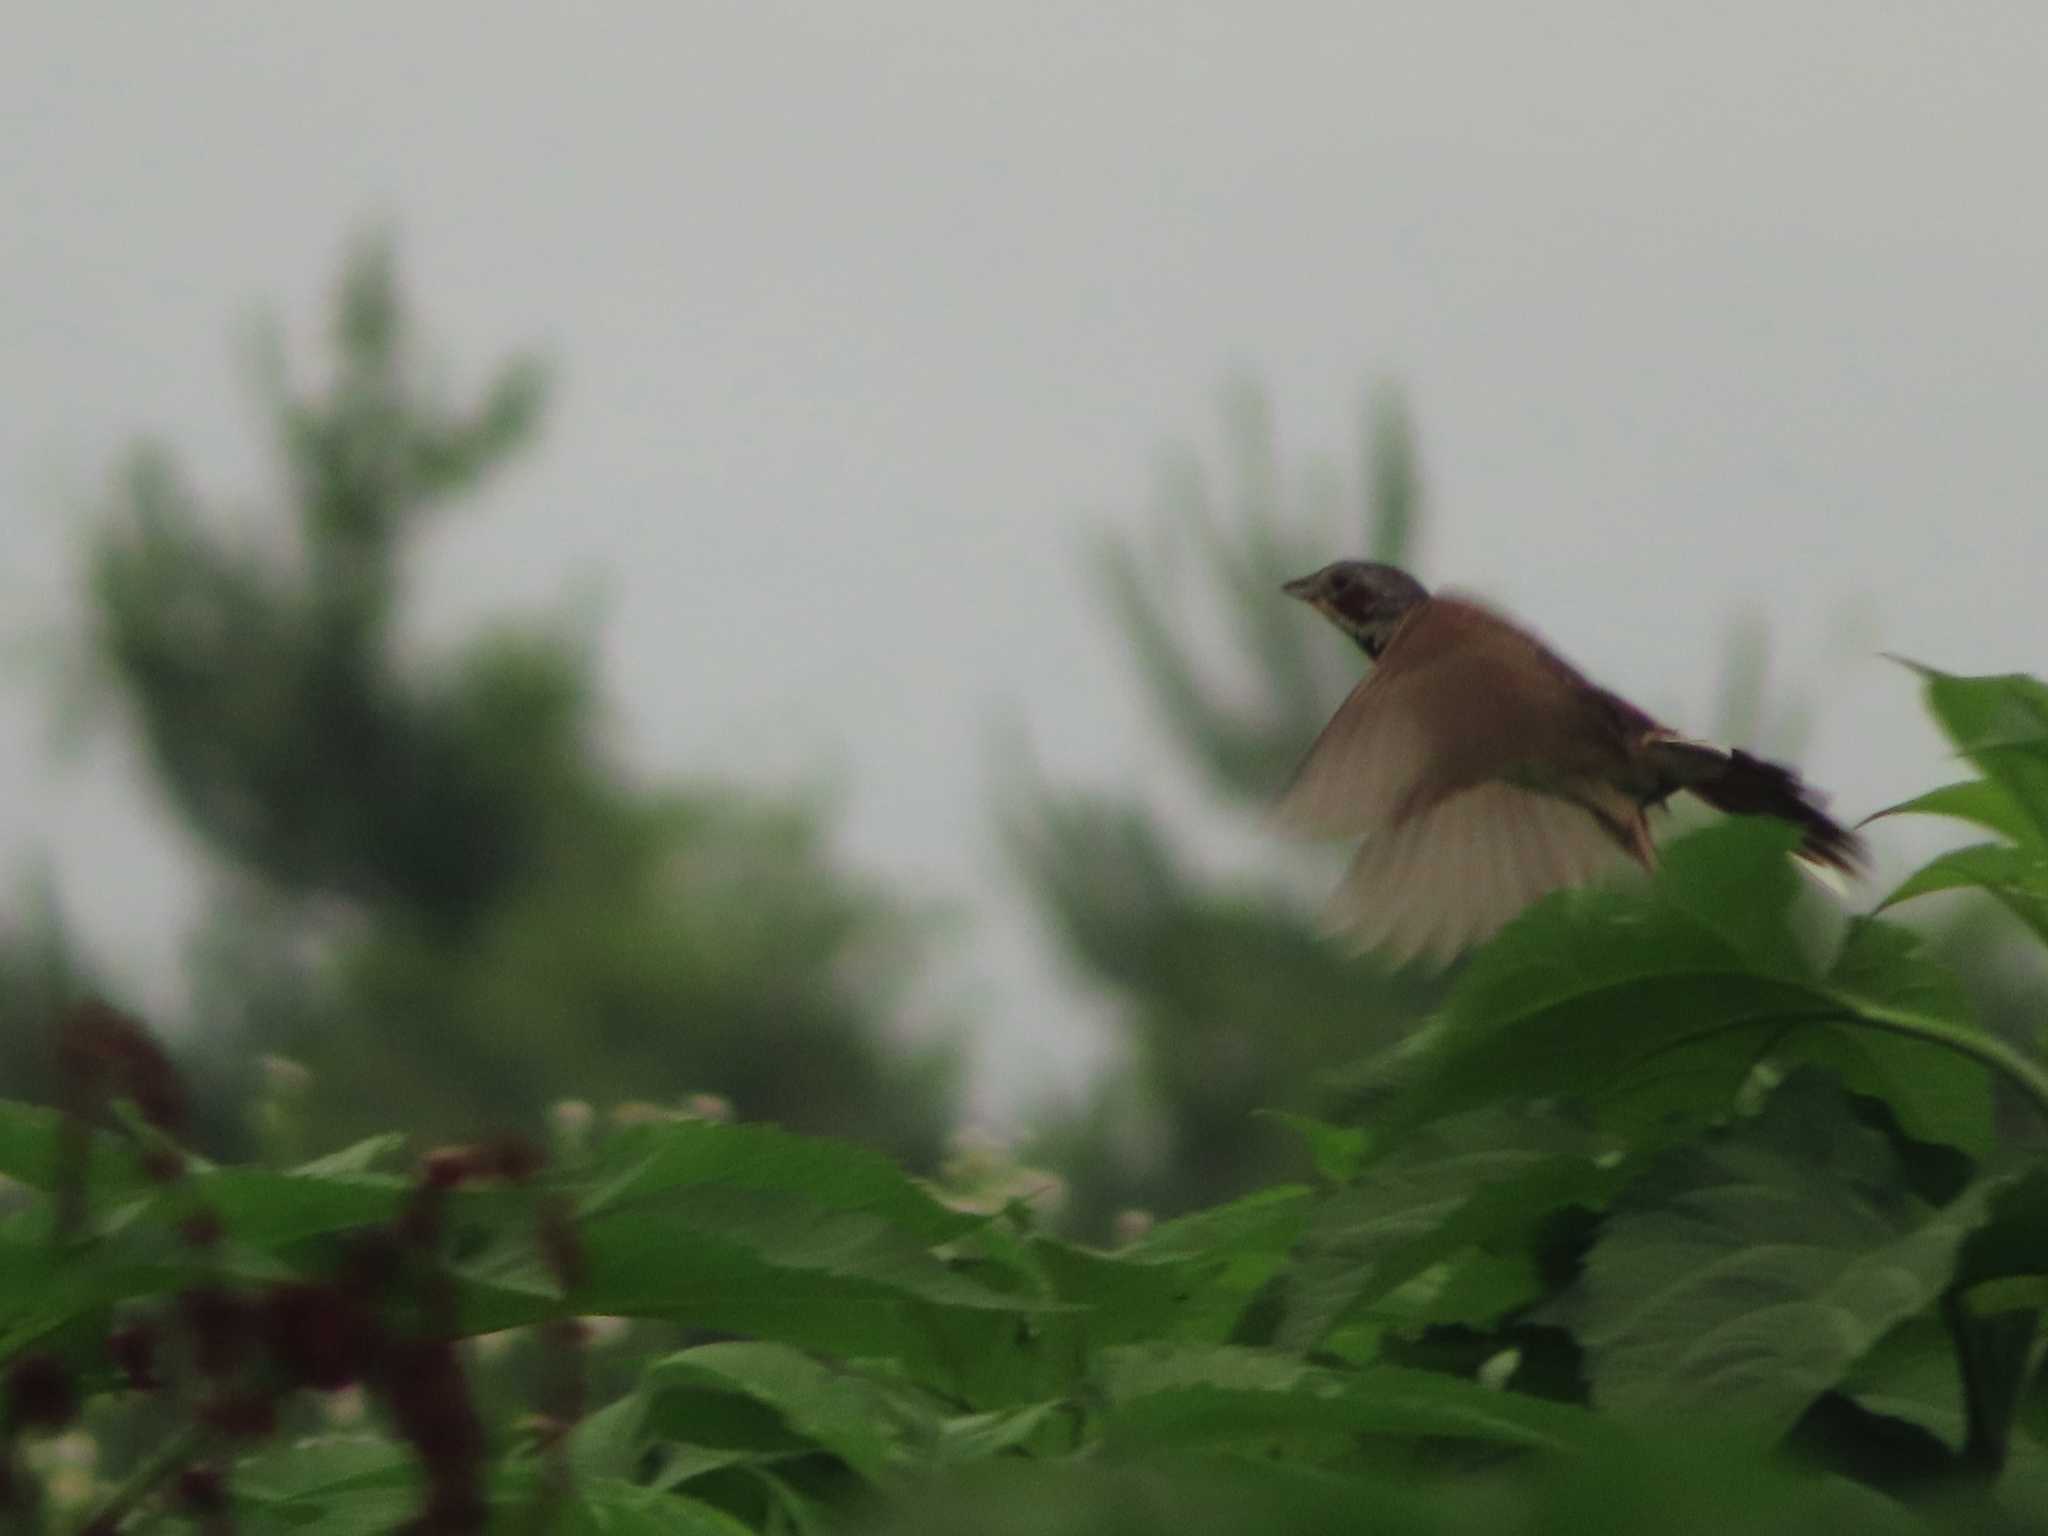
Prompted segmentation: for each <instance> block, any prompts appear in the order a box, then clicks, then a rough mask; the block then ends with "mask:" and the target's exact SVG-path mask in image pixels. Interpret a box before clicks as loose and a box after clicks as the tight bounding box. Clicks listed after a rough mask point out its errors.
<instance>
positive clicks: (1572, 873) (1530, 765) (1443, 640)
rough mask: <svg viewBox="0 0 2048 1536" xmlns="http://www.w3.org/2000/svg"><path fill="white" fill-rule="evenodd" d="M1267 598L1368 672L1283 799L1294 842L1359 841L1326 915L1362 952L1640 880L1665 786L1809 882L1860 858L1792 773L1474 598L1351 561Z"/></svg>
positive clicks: (1406, 946)
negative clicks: (1773, 848)
mask: <svg viewBox="0 0 2048 1536" xmlns="http://www.w3.org/2000/svg"><path fill="white" fill-rule="evenodd" d="M1281 590H1283V591H1284V592H1286V593H1287V594H1288V595H1289V596H1290V597H1298V598H1300V599H1301V600H1302V601H1303V602H1305V603H1307V604H1308V605H1309V606H1310V607H1312V608H1314V609H1315V610H1316V611H1317V612H1319V613H1321V614H1323V615H1324V616H1325V617H1326V618H1328V619H1329V620H1330V622H1331V623H1333V624H1335V625H1336V626H1337V627H1338V628H1339V629H1341V630H1342V631H1343V632H1344V633H1345V634H1347V635H1349V636H1350V637H1351V638H1352V639H1353V640H1354V641H1356V642H1357V644H1358V645H1359V647H1360V648H1361V649H1362V650H1364V652H1365V653H1366V655H1368V656H1370V657H1372V658H1373V660H1374V662H1375V663H1376V665H1375V666H1374V667H1373V669H1372V670H1371V672H1369V673H1368V674H1367V675H1366V677H1365V678H1364V680H1363V681H1361V682H1360V683H1359V684H1358V686H1357V687H1356V688H1354V689H1352V690H1351V695H1350V697H1349V698H1347V699H1345V701H1344V703H1343V704H1342V705H1341V706H1340V707H1339V708H1338V710H1337V713H1336V715H1335V716H1333V717H1332V718H1331V720H1330V723H1329V724H1328V725H1327V726H1325V727H1324V728H1323V733H1322V735H1320V736H1318V737H1317V738H1316V742H1315V745H1314V746H1312V747H1311V748H1309V751H1308V756H1307V757H1306V758H1305V759H1303V761H1302V764H1301V767H1300V769H1299V770H1298V771H1297V773H1296V774H1295V778H1294V782H1293V784H1292V786H1291V787H1290V788H1289V789H1288V790H1287V792H1286V793H1285V794H1284V795H1283V796H1282V798H1281V801H1280V806H1279V813H1280V817H1281V820H1282V822H1283V824H1285V825H1288V826H1291V827H1293V828H1295V829H1297V830H1300V831H1304V832H1309V833H1314V834H1317V835H1321V836H1326V837H1362V838H1363V839H1364V842H1363V843H1362V844H1361V845H1360V846H1359V849H1358V853H1357V856H1356V857H1354V858H1353V859H1352V861H1351V868H1350V870H1349V871H1348V872H1347V873H1346V875H1345V877H1344V882H1343V884H1342V885H1341V886H1340V887H1339V889H1338V892H1337V897H1336V900H1335V903H1334V910H1333V913H1332V917H1333V919H1334V920H1335V921H1336V922H1338V923H1339V924H1341V925H1342V926H1343V927H1344V928H1346V929H1348V930H1349V931H1350V932H1351V934H1352V935H1353V936H1354V937H1355V938H1356V939H1357V941H1358V942H1359V944H1360V947H1361V948H1364V949H1377V950H1381V951H1382V952H1384V953H1385V954H1386V955H1387V956H1388V957H1389V958H1390V959H1393V960H1395V961H1397V962H1400V961H1406V960H1410V959H1413V958H1415V957H1417V956H1427V957H1429V958H1431V959H1433V960H1435V961H1437V962H1438V963H1442V962H1444V961H1447V960H1449V959H1450V958H1451V957H1452V956H1454V955H1456V954H1457V953H1458V952H1459V951H1460V950H1462V949H1464V948H1465V947H1467V946H1468V945H1471V944H1475V943H1477V942H1479V941H1480V940H1481V939H1484V938H1487V937H1488V936H1490V935H1491V934H1492V933H1493V932H1494V931H1495V930H1496V929H1498V928H1499V927H1500V926H1501V925H1502V924H1504V923H1506V922H1507V921H1508V920H1509V919H1510V918H1512V917H1514V916H1515V915H1516V914H1517V913H1519V912H1520V911H1521V910H1522V909H1523V908H1524V907H1526V906H1528V905H1529V903H1531V902H1533V901H1534V900H1536V898H1537V897H1539V896H1542V895H1544V894H1545V893H1546V892H1549V891H1552V890H1556V889H1558V888H1559V887H1561V886H1568V885H1580V884H1583V883H1585V882H1587V881H1589V880H1592V879H1595V878H1597V877H1598V876H1599V875H1601V874H1602V873H1604V872H1606V871H1607V870H1609V869H1611V868H1613V867H1615V866H1617V865H1619V864H1621V863H1622V861H1623V860H1625V859H1633V860H1634V861H1635V862H1636V863H1638V864H1640V865H1642V866H1643V867H1644V868H1646V869H1647V868H1651V867H1654V865H1655V863H1656V847H1655V845H1654V844H1653V843H1652V842H1651V840H1650V829H1649V825H1648V823H1647V821H1646V820H1645V817H1644V812H1645V811H1647V810H1648V809H1649V808H1651V807H1652V806H1657V805H1661V804H1663V803H1664V802H1665V801H1666V800H1668V799H1669V798H1670V797H1671V796H1672V795H1674V794H1676V793H1677V792H1679V791H1680V790H1688V791H1690V792H1691V793H1692V794H1694V795H1696V796H1698V797H1699V798H1700V799H1701V800H1704V801H1705V802H1706V803H1707V804H1708V805H1711V806H1713V807H1715V808H1716V809H1718V810H1721V811H1726V812H1729V813H1730V814H1734V815H1760V816H1772V817H1776V818H1777V819H1779V820H1780V821H1786V822H1790V823H1791V824H1792V825H1793V826H1796V827H1797V828H1799V830H1800V833H1801V842H1800V846H1799V848H1798V850H1797V854H1798V857H1800V858H1801V859H1803V860H1805V861H1807V862H1808V863H1809V864H1811V865H1812V866H1814V867H1815V868H1816V869H1818V870H1836V871H1841V872H1843V873H1854V871H1855V869H1856V867H1857V865H1858V863H1859V862H1860V860H1861V857H1862V850H1861V847H1860V845H1859V844H1858V842H1857V840H1856V838H1855V837H1854V836H1853V835H1852V834H1851V833H1850V832H1848V831H1847V830H1846V829H1845V828H1843V827H1842V826H1840V825H1839V824H1838V823H1836V822H1835V821H1833V820H1832V819H1831V818H1830V817H1829V816H1828V815H1827V814H1826V812H1824V811H1823V810H1822V809H1821V808H1820V805H1819V803H1818V800H1817V798H1816V796H1815V795H1814V794H1813V792H1812V791H1811V790H1809V789H1808V788H1807V787H1806V786H1805V785H1804V784H1803V783H1801V782H1800V779H1799V776H1798V774H1796V773H1794V772H1793V771H1792V770H1791V769H1789V768H1785V767H1781V766H1780V765H1779V764H1776V763H1769V762H1765V761H1763V760H1762V759H1761V758H1756V757H1752V756H1750V754H1749V753H1747V752H1742V751H1738V750H1735V749H1733V748H1729V747H1719V746H1714V745H1712V744H1711V743H1708V742H1704V741H1695V740H1693V739H1691V738H1690V737H1686V736H1681V735H1679V734H1678V733H1677V732H1675V731H1671V730H1667V729H1666V728H1665V727H1664V726H1662V725H1660V724H1659V723H1658V722H1657V721H1655V720H1653V719H1652V718H1651V717H1650V716H1648V715H1646V714H1644V713H1643V712H1642V711H1641V710H1640V709H1637V708H1636V707H1635V706H1634V705H1633V704H1630V703H1629V702H1628V701H1627V700H1625V699H1621V698H1618V697H1616V696H1615V695H1614V694H1612V693H1609V692H1608V691H1607V690H1606V689H1604V688H1601V687H1599V686H1597V685H1596V684H1594V683H1592V682H1590V681H1589V680H1588V679H1587V678H1586V677H1585V676H1584V675H1583V674H1582V673H1580V672H1579V671H1578V670H1577V669H1576V668H1575V667H1573V666H1572V665H1571V664H1570V663H1568V662H1567V661H1565V660H1564V659H1563V658H1562V657H1560V656H1559V655H1557V654H1556V652H1554V651H1552V650H1551V649H1550V648H1549V647H1548V646H1546V645H1544V644H1543V642H1542V641H1540V640H1538V639H1537V638H1536V637H1535V636H1534V635H1532V634H1530V633H1529V632H1528V631H1527V630H1525V629H1523V628H1521V627H1520V626H1519V625H1517V624H1515V623H1513V622H1512V621H1510V620H1509V619H1506V618H1504V617H1502V616H1501V615H1499V614H1497V613H1495V612H1494V611H1493V610H1492V609H1490V608H1487V607H1485V606H1484V605H1482V604H1480V603H1477V602H1474V601H1472V600H1471V599H1469V598H1463V597H1452V596H1443V597H1432V596H1430V594H1429V591H1428V589H1427V588H1425V587H1424V586H1423V585H1422V583H1421V582H1419V581H1417V580H1416V579H1415V578H1414V577H1412V576H1410V575H1409V574H1408V573H1407V572H1405V571H1402V570H1398V569H1396V568H1395V567H1393V566H1391V565H1381V564H1377V563H1375V562H1372V561H1364V560H1340V561H1338V562H1337V563H1336V564H1334V565H1327V566H1324V567H1323V569H1321V570H1320V571H1317V572H1316V573H1315V574H1314V575H1312V576H1304V577H1302V578H1300V579H1299V580H1297V581H1290V582H1288V583H1287V585H1286V586H1285V587H1284V588H1282V589H1281Z"/></svg>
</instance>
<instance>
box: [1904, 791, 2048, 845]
mask: <svg viewBox="0 0 2048 1536" xmlns="http://www.w3.org/2000/svg"><path fill="white" fill-rule="evenodd" d="M1888 816H1946V817H1948V818H1949V819H1950V820H1952V821H1963V822H1968V823H1969V824H1970V825H1972V826H1976V827H1982V828H1983V829H1984V830H1985V831H1987V832H1996V833H1997V834H1998V835H1999V836H2001V837H2004V838H2007V839H2010V840H2011V841H2013V842H2015V843H2022V842H2027V841H2029V840H2031V839H2033V838H2034V837H2035V836H2036V832H2035V827H2034V823H2033V820H2032V819H2031V818H2030V817H2029V816H2028V815H2027V813H2026V812H2025V811H2024V810H2022V809H2021V808H2020V803H2019V802H2018V801H2017V800H2015V799H2013V797H2012V793H2011V791H2009V790H2007V789H2006V787H2005V786H2004V785H2003V784H2000V783H1997V782H1996V781H1995V780H1992V779H1964V780H1962V781H1961V782H1960V783H1956V784H1944V785H1943V786H1942V787H1941V788H1939V789H1930V790H1929V791H1927V793H1926V794H1924V795H1915V796H1914V797H1913V798H1912V799H1910V800H1901V801H1900V802H1899V803H1898V804H1897V805H1888V806H1886V807H1885V808H1884V809H1883V810H1881V811H1876V812H1873V813H1872V814H1871V815H1869V816H1866V817H1865V818H1864V822H1865V824H1866V825H1867V824H1868V823H1870V822H1873V821H1882V820H1884V819H1885V818H1886V817H1888Z"/></svg>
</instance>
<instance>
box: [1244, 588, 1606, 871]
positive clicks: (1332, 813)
mask: <svg viewBox="0 0 2048 1536" xmlns="http://www.w3.org/2000/svg"><path fill="white" fill-rule="evenodd" d="M1598 697H1599V694H1598V690H1596V689H1594V688H1592V687H1591V686H1590V685H1589V684H1588V683H1587V682H1586V681H1585V679H1584V678H1582V677H1581V676H1580V675H1579V674H1578V673H1577V672H1575V671H1573V670H1572V668H1571V667H1570V666H1569V665H1567V664H1566V663H1565V662H1564V661H1562V660H1560V659H1559V658H1558V657H1557V656H1556V655H1555V654H1554V653H1553V652H1551V651H1550V650H1548V649H1547V648H1546V647H1544V646H1543V644H1542V643H1541V642H1540V641H1538V640H1536V639H1535V638H1534V637H1533V636H1531V635H1529V634H1527V633H1525V632H1524V631H1522V630H1521V629H1518V628H1517V627H1515V626H1514V625H1513V624H1510V623H1508V622H1507V621H1506V620H1504V619H1501V618H1499V617H1497V616H1496V615H1494V614H1493V613H1491V612H1490V611H1488V610H1487V609H1485V608H1483V607H1481V606H1480V605H1478V604H1476V603H1470V602H1466V601H1463V600H1461V599H1457V598H1441V597H1440V598H1434V599H1431V600H1430V601H1429V602H1427V603H1425V604H1424V605H1423V606H1422V607H1420V608H1418V609H1417V610H1416V611H1415V612H1414V613H1413V614H1412V615H1410V617H1409V619H1408V620H1407V622H1405V623H1404V624H1403V625H1402V626H1401V628H1400V629H1399V630H1398V631H1397V632H1396V634H1395V636H1394V639H1393V642H1392V643H1391V644H1390V645H1389V646H1388V647H1387V651H1386V654H1385V655H1384V656H1383V657H1382V658H1381V660H1380V662H1379V664H1378V665H1377V666H1376V667H1374V669H1373V670H1372V672H1371V673H1369V674H1368V675H1367V676H1366V677H1365V679H1364V680H1363V681H1361V682H1360V683H1359V684H1358V686H1357V687H1356V688H1354V689H1352V690H1351V694H1350V696H1349V697H1348V698H1346V699H1345V700H1344V702H1343V704H1342V705H1340V706H1339V707H1338V709H1337V713H1336V714H1335V715H1333V716H1332V717H1331V719H1330V723H1329V724H1328V725H1326V726H1325V727H1323V732H1322V734H1321V735H1320V736H1318V737H1317V738H1316V741H1315V745H1314V746H1312V747H1310V748H1309V750H1308V754H1307V756H1305V757H1304V758H1303V759H1302V763H1301V767H1300V768H1299V769H1298V770H1296V773H1295V777H1294V782H1293V783H1292V784H1291V785H1290V786H1289V788H1288V789H1287V791H1286V792H1285V793H1284V794H1283V795H1282V796H1281V798H1280V802H1279V804H1278V806H1277V808H1276V815H1277V816H1278V819H1279V821H1280V822H1281V824H1282V825H1283V826H1286V827H1289V828H1291V829H1293V830H1295V831H1299V832H1304V833H1309V834H1313V835H1317V836H1322V837H1359V836H1370V835H1372V834H1374V833H1376V832H1383V831H1385V830H1387V829H1390V828H1393V827H1395V826H1396V825H1398V824H1401V823H1403V822H1405V821H1407V820H1408V819H1409V818H1410V817H1413V816H1415V815H1417V814H1419V813H1421V812H1423V811H1425V810H1427V809H1428V808H1429V807H1430V806H1432V805H1434V804H1436V803H1437V802H1439V801H1441V800H1443V799H1444V798H1445V797H1447V796H1450V795H1454V794H1456V793H1457V792H1458V791H1460V790H1462V789H1466V788H1470V787H1472V786H1474V785H1478V784H1483V783H1486V782H1488V781H1489V780H1492V779H1495V778H1499V777H1502V776H1504V775H1507V774H1510V773H1520V772H1521V771H1522V770H1524V769H1526V768H1528V767H1530V766H1531V765H1534V766H1535V768H1536V769H1537V770H1539V772H1545V773H1554V774H1555V776H1556V777H1559V778H1572V777H1578V776H1580V774H1582V773H1583V771H1584V769H1585V768H1586V766H1587V763H1586V758H1587V754H1588V752H1589V751H1590V752H1593V753H1596V754H1597V753H1599V752H1600V751H1602V750H1604V749H1605V748H1606V746H1607V743H1608V740H1609V738H1610V737H1611V735H1612V729H1613V728H1612V725H1611V724H1610V723H1608V722H1607V720H1606V717H1605V716H1604V714H1602V713H1601V712H1600V710H1599V706H1598V704H1597V699H1598Z"/></svg>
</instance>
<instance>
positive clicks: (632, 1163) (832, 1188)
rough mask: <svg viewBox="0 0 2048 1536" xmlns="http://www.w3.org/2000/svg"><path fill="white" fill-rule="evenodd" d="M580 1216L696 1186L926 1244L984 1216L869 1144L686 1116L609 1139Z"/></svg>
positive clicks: (589, 1177) (955, 1233) (587, 1179)
mask: <svg viewBox="0 0 2048 1536" xmlns="http://www.w3.org/2000/svg"><path fill="white" fill-rule="evenodd" d="M585 1182H586V1188H587V1193H586V1194H585V1195H584V1196H583V1198H582V1200H581V1201H580V1202H579V1210H580V1212H581V1214H583V1215H585V1216H596V1215H600V1214H605V1213H609V1212H612V1211H614V1210H616V1209H618V1208H620V1207H622V1206H630V1205H633V1204H636V1203H638V1202H641V1201H646V1200H650V1199H658V1198H661V1197H663V1196H666V1195H669V1194H671V1193H673V1192H675V1191H679V1190H688V1189H691V1188H695V1187H699V1186H704V1185H717V1186H721V1187H725V1188H729V1189H737V1190H758V1191H761V1192H764V1193H781V1194H786V1195H797V1196H800V1197H802V1198H803V1199H804V1200H805V1201H807V1202H809V1204H811V1205H812V1206H814V1207H817V1208H820V1209H824V1210H829V1211H843V1212H850V1213H857V1214H860V1215H864V1216H870V1217H874V1218H877V1219H879V1220H882V1221H887V1222H889V1223H892V1224H893V1225H895V1226H897V1227H899V1228H901V1229H902V1230H904V1231H905V1232H907V1233H909V1234H911V1235H912V1236H915V1237H917V1238H918V1239H920V1240H921V1241H922V1242H924V1243H926V1244H932V1243H940V1242H944V1241H946V1240H947V1239H948V1238H951V1237H956V1236H958V1235H959V1234H960V1233H962V1232H965V1231H968V1230H970V1229H971V1228H973V1227H974V1226H975V1225H976V1224H977V1223H978V1222H979V1221H980V1220H982V1219H983V1218H981V1217H978V1216H974V1215H970V1214H966V1213H963V1212H960V1211H954V1210H949V1209H948V1208H947V1207H945V1206H944V1205H941V1204H940V1203H939V1202H938V1201H937V1200H936V1199H934V1198H933V1197H932V1195H931V1194H930V1192H929V1191H927V1190H926V1189H924V1188H923V1187H922V1186H920V1185H919V1184H918V1183H917V1182H916V1181H915V1180H914V1179H912V1178H910V1177H909V1176H908V1175H906V1174H905V1173H904V1172H903V1171H902V1170H901V1169H900V1168H898V1167H897V1166H896V1165H895V1164H894V1163H892V1162H890V1161H889V1160H888V1159H887V1158H886V1157H883V1156H882V1155H881V1154H880V1153H879V1152H875V1151H873V1150H872V1149H870V1148H866V1147H857V1146H852V1145H849V1144H848V1143H845V1142H840V1141H829V1140H825V1139H823V1138H820V1137H812V1136H798V1135H795V1134H793V1133H791V1132H789V1131H784V1130H780V1129H778V1128H776V1127H775V1126H769V1125H722V1124H719V1123H717V1122H714V1121H704V1120H687V1121H678V1122H674V1123H671V1124H665V1125H647V1126H638V1127H635V1128H633V1129H632V1130H630V1131H626V1132H622V1133H620V1134H617V1135H615V1136H612V1137H610V1138H608V1139H607V1140H606V1141H605V1143H604V1144H603V1147H602V1149H601V1151H600V1155H599V1158H598V1160H597V1162H596V1165H595V1166H594V1167H593V1168H592V1169H590V1171H589V1172H588V1174H587V1175H585Z"/></svg>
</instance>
